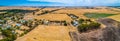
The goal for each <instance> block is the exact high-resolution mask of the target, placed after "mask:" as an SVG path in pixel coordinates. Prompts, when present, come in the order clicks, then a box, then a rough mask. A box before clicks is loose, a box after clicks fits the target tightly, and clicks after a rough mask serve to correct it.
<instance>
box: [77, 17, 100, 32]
mask: <svg viewBox="0 0 120 41" xmlns="http://www.w3.org/2000/svg"><path fill="white" fill-rule="evenodd" d="M78 22H79V25H78V27H77V28H78V31H79V32H86V31H89V30H92V29H98V28H100V25H101V24H100V23H97V22H94V21H92V20H90V19H79V20H78Z"/></svg>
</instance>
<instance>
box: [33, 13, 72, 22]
mask: <svg viewBox="0 0 120 41" xmlns="http://www.w3.org/2000/svg"><path fill="white" fill-rule="evenodd" d="M35 19H46V20H56V21H65V20H66V21H71V20H72V19H71V18H70V17H69V16H68V15H66V14H45V15H41V16H35Z"/></svg>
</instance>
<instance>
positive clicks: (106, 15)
mask: <svg viewBox="0 0 120 41" xmlns="http://www.w3.org/2000/svg"><path fill="white" fill-rule="evenodd" d="M84 15H85V16H86V17H88V18H95V19H97V18H105V17H109V16H113V15H116V14H107V13H85V14H84Z"/></svg>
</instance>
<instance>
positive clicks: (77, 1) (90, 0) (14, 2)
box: [0, 0, 120, 6]
mask: <svg viewBox="0 0 120 41" xmlns="http://www.w3.org/2000/svg"><path fill="white" fill-rule="evenodd" d="M0 5H1V6H120V0H0Z"/></svg>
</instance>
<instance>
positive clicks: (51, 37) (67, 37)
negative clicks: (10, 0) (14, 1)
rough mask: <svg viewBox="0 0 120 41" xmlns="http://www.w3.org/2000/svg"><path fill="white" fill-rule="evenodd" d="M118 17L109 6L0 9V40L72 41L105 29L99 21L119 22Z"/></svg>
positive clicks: (117, 10) (116, 10)
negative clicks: (110, 20) (108, 19)
mask: <svg viewBox="0 0 120 41" xmlns="http://www.w3.org/2000/svg"><path fill="white" fill-rule="evenodd" d="M119 14H120V12H119V9H116V8H112V10H111V8H109V7H94V8H81V7H79V8H76V7H74V8H67V7H58V8H49V7H47V8H34V7H0V27H1V28H0V32H1V33H0V37H1V38H0V40H1V41H73V40H77V39H78V38H77V39H76V38H75V37H79V36H81V35H82V34H84V33H85V34H86V33H91V32H92V31H93V32H97V31H99V30H101V29H104V28H103V26H105V25H104V24H102V23H99V22H98V21H96V20H98V19H101V20H102V18H111V19H113V20H116V21H120V19H119ZM116 25H117V24H116ZM13 32H14V33H13ZM76 33H77V34H78V36H76V35H77V34H76ZM83 36H84V35H83ZM79 38H80V37H79ZM78 40H79V39H78Z"/></svg>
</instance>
